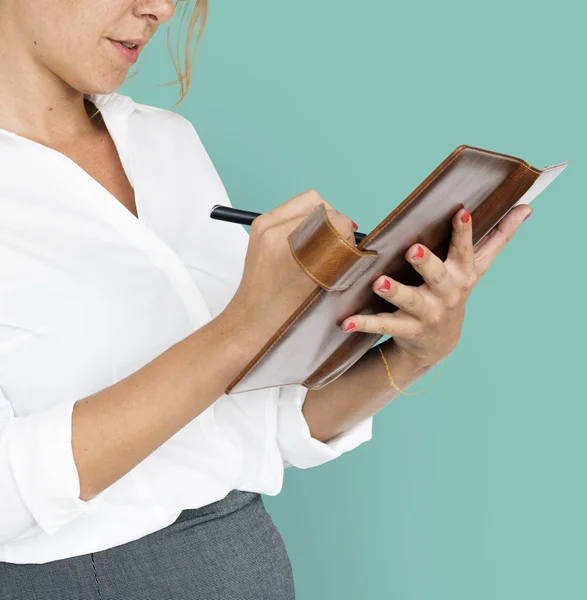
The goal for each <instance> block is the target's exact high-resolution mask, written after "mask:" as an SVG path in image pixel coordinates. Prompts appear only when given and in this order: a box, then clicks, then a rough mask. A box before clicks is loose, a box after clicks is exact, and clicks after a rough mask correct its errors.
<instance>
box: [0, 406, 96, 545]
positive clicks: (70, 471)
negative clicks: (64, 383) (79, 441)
mask: <svg viewBox="0 0 587 600" xmlns="http://www.w3.org/2000/svg"><path fill="white" fill-rule="evenodd" d="M75 402H76V401H73V400H72V401H68V402H62V403H59V404H56V405H54V406H52V407H51V408H49V409H47V410H43V411H40V412H38V413H34V414H31V415H29V416H26V417H18V418H12V419H10V420H9V421H8V423H7V425H6V428H5V429H4V435H3V437H4V444H5V452H6V455H7V457H8V463H9V465H10V469H11V471H12V476H13V477H14V481H15V484H16V488H17V489H18V493H19V495H20V498H21V500H22V502H23V503H24V505H25V506H26V508H27V509H28V510H29V511H30V513H31V514H32V516H33V518H34V519H35V521H36V522H37V523H38V525H39V527H41V529H42V530H43V531H45V532H46V533H47V534H49V535H51V534H53V533H55V532H56V531H57V530H59V529H60V528H61V527H63V526H64V525H66V524H67V523H69V522H70V521H72V520H73V519H75V518H76V517H77V516H79V515H81V514H84V513H90V512H93V511H94V510H96V509H97V508H98V506H99V505H100V504H101V502H102V499H103V498H102V495H101V494H98V495H96V496H95V497H94V498H92V499H91V500H89V501H87V502H86V501H84V500H81V499H80V498H79V494H80V482H79V476H78V472H77V467H76V465H75V461H74V457H73V449H72V445H71V437H72V413H73V407H74V405H75Z"/></svg>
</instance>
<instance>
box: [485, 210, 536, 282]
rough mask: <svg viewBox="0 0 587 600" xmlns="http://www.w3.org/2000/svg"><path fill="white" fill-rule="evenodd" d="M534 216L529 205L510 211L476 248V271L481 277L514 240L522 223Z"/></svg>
mask: <svg viewBox="0 0 587 600" xmlns="http://www.w3.org/2000/svg"><path fill="white" fill-rule="evenodd" d="M531 214H532V209H531V208H530V207H529V206H528V205H527V204H520V205H519V206H517V207H515V208H513V209H512V210H510V212H509V213H507V215H505V217H503V218H502V219H501V221H500V222H499V223H498V224H497V225H496V227H495V228H494V229H493V231H491V233H489V234H488V235H487V237H486V238H485V239H484V240H483V241H481V242H480V243H479V245H478V246H477V248H475V269H476V270H477V273H478V274H479V276H481V275H483V274H484V273H485V272H486V271H487V269H488V268H489V266H490V265H491V263H492V262H493V261H494V259H495V257H496V256H497V255H498V254H499V253H500V252H501V251H502V250H503V249H504V247H505V245H506V244H507V243H508V242H509V241H510V240H511V239H512V237H513V235H514V233H516V231H517V229H518V227H519V226H520V225H521V223H522V221H525V220H526V219H527V218H528V217H529V216H530V215H531Z"/></svg>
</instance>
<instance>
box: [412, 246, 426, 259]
mask: <svg viewBox="0 0 587 600" xmlns="http://www.w3.org/2000/svg"><path fill="white" fill-rule="evenodd" d="M423 257H424V248H422V246H418V249H417V250H416V252H414V254H412V258H423Z"/></svg>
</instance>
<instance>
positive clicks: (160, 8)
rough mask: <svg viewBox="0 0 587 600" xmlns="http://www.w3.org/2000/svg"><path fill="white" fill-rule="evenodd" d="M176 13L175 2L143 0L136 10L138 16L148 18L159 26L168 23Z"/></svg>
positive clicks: (169, 0)
mask: <svg viewBox="0 0 587 600" xmlns="http://www.w3.org/2000/svg"><path fill="white" fill-rule="evenodd" d="M174 13H175V3H174V2H173V0H146V1H145V0H143V1H142V2H138V4H137V8H136V15H137V16H140V17H142V16H148V17H150V18H151V19H153V20H154V21H156V22H157V24H158V25H161V24H163V23H166V22H167V21H169V19H171V17H173V15H174Z"/></svg>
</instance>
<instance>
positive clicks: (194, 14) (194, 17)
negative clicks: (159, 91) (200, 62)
mask: <svg viewBox="0 0 587 600" xmlns="http://www.w3.org/2000/svg"><path fill="white" fill-rule="evenodd" d="M178 2H181V3H182V4H183V14H182V16H181V21H180V22H179V29H180V31H181V27H182V25H183V23H184V20H185V18H186V15H187V14H188V12H189V10H188V4H189V2H187V1H184V0H176V5H177V3H178ZM207 18H208V0H195V6H194V8H193V10H192V11H191V17H190V20H189V22H188V30H187V36H186V41H185V45H184V52H185V69H184V70H183V71H182V70H181V63H180V61H179V59H178V60H177V61H176V60H175V58H174V56H173V54H171V46H170V44H169V41H170V35H169V34H170V29H168V30H167V48H168V49H169V52H170V54H171V61H172V62H173V66H174V68H175V71H176V73H177V77H178V78H177V79H176V80H175V81H170V82H168V83H162V84H160V85H159V86H157V87H164V86H167V85H175V84H176V83H179V86H180V91H179V99H178V100H177V102H176V103H175V104H174V106H177V105H178V104H181V103H182V102H183V101H184V99H185V97H186V96H187V94H188V92H189V90H190V86H191V81H192V78H191V71H192V64H193V60H194V55H195V52H196V50H197V48H198V44H199V43H200V39H201V37H202V35H203V34H204V28H205V27H206V19H207ZM198 21H199V22H200V28H199V31H198V35H197V37H196V44H195V46H194V49H193V51H191V52H190V45H191V43H192V40H193V37H194V31H195V29H196V25H197V24H198ZM180 37H181V36H179V35H178V36H177V43H176V50H177V53H178V56H179V41H180Z"/></svg>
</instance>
